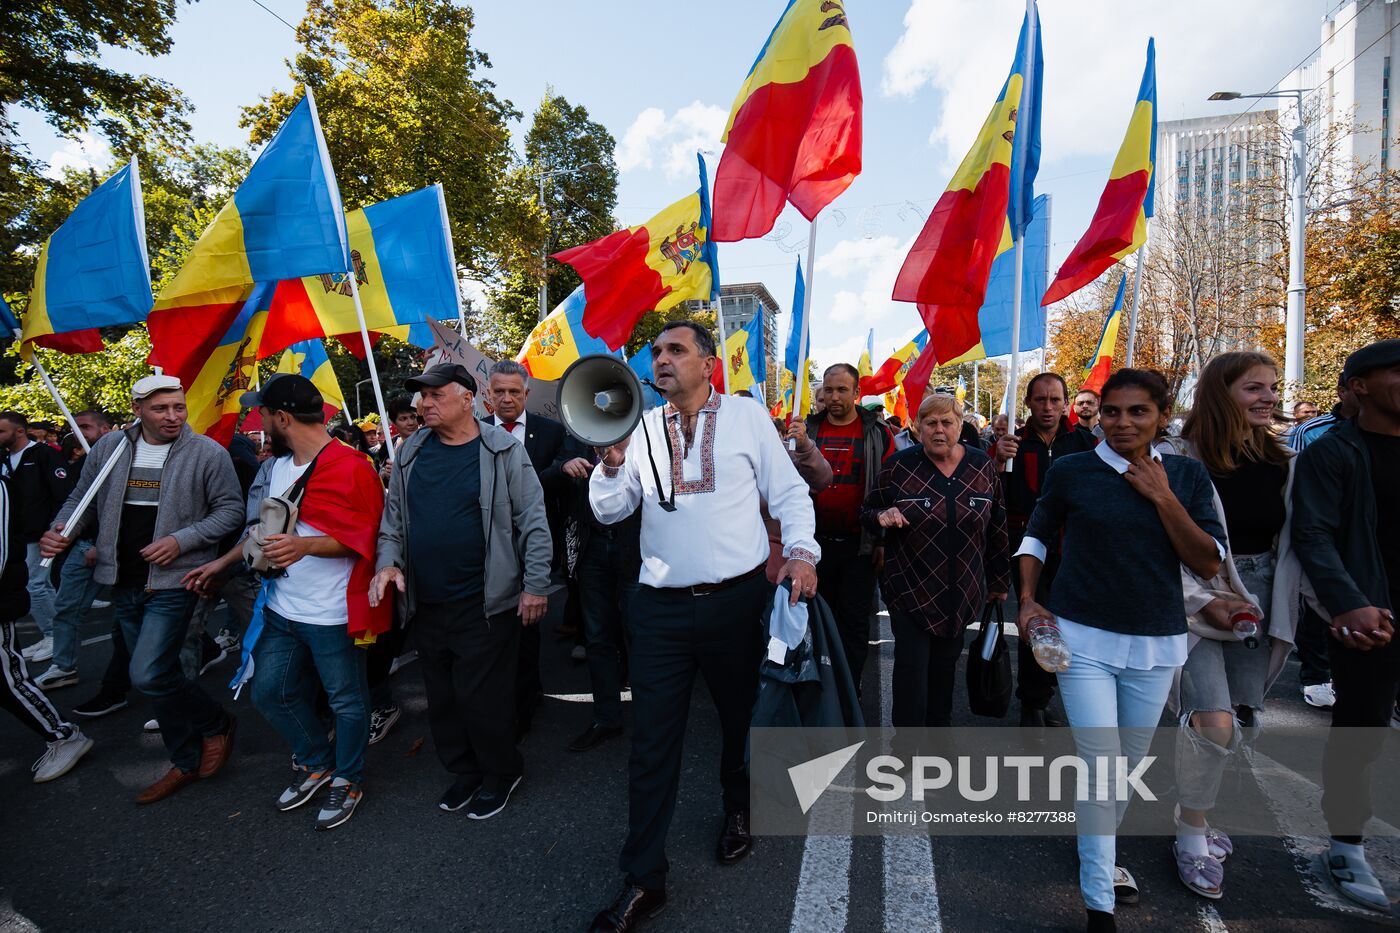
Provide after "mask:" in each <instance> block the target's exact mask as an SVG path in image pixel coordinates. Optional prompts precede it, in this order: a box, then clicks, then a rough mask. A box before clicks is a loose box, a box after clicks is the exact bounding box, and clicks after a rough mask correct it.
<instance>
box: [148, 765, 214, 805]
mask: <svg viewBox="0 0 1400 933" xmlns="http://www.w3.org/2000/svg"><path fill="white" fill-rule="evenodd" d="M197 780H199V772H197V771H181V770H180V769H179V768H176V767H173V766H172V767H171V768H170V770H169V771H167V772H165V773H164V774H162V775H161V776H160V780H159V781H156V782H155V783H154V784H152V785H151V786H150V787H148V788H146V789H145V790H143V791H141V793H139V794H137V795H136V802H137V803H155V802H156V801H157V800H164V799H165V798H166V797H169V796H170V795H171V794H173V793H175V792H176V791H177V790H179V789H180V788H182V787H184V786H185V785H186V784H193V783H194V782H195V781H197Z"/></svg>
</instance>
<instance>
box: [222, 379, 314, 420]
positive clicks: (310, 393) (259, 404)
mask: <svg viewBox="0 0 1400 933" xmlns="http://www.w3.org/2000/svg"><path fill="white" fill-rule="evenodd" d="M238 404H240V405H242V406H243V407H244V408H266V409H267V410H268V411H269V412H278V411H285V412H286V413H287V414H289V415H320V414H323V413H324V412H325V404H326V402H325V399H323V398H321V390H320V389H318V388H316V384H315V383H314V382H312V381H311V380H310V379H307V378H306V377H305V376H300V375H297V374H296V373H275V374H273V375H272V377H270V378H269V379H268V380H267V383H266V384H265V385H263V387H262V388H260V389H254V390H253V391H251V392H244V393H243V394H242V395H241V396H239V398H238Z"/></svg>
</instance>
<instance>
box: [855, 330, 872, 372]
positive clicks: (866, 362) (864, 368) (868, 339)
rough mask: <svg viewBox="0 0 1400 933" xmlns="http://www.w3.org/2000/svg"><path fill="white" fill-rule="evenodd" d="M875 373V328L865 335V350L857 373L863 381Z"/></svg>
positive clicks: (857, 364)
mask: <svg viewBox="0 0 1400 933" xmlns="http://www.w3.org/2000/svg"><path fill="white" fill-rule="evenodd" d="M874 371H875V328H873V327H872V328H870V330H869V331H868V332H867V333H866V335H865V350H864V351H863V352H862V353H861V355H860V360H859V362H857V363H856V372H857V373H858V374H859V377H860V378H861V379H865V378H867V377H869V376H870V374H871V373H873V372H874Z"/></svg>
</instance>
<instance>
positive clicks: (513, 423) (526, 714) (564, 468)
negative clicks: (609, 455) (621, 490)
mask: <svg viewBox="0 0 1400 933" xmlns="http://www.w3.org/2000/svg"><path fill="white" fill-rule="evenodd" d="M489 380H490V381H489V382H488V383H487V397H488V398H489V399H490V401H491V408H492V411H493V412H494V414H493V415H492V416H491V417H490V418H489V419H486V421H487V423H488V424H494V425H496V426H497V427H500V428H504V429H505V430H507V431H509V432H510V435H511V437H512V438H514V439H515V440H517V441H519V442H520V443H522V444H524V445H525V453H526V454H527V455H529V457H530V465H531V466H533V467H534V468H535V474H536V475H537V476H538V477H539V480H540V486H542V487H543V488H544V503H545V512H546V514H547V515H548V517H549V533H550V536H551V538H552V539H553V541H554V561H553V564H552V567H553V568H554V570H555V571H558V570H559V568H560V566H561V562H562V558H563V553H564V516H565V515H567V514H568V507H567V504H566V503H565V502H564V500H565V498H567V496H568V484H567V483H566V482H565V477H566V476H571V477H575V478H586V477H587V476H588V473H589V470H590V469H591V468H592V463H591V462H590V461H589V460H588V458H587V457H586V456H585V451H584V450H583V449H582V448H581V447H580V446H579V444H578V443H577V442H576V441H575V440H574V439H573V438H571V437H570V436H569V434H568V432H567V431H565V430H564V426H563V425H562V424H560V423H559V422H557V421H555V420H554V419H552V418H546V417H545V416H544V415H532V414H530V413H528V412H527V411H526V410H525V404H526V402H528V401H529V398H530V371H529V370H527V369H526V368H525V367H524V366H522V365H521V364H519V363H517V362H515V360H501V361H500V362H498V363H496V364H495V365H493V366H492V367H491V372H490V375H489ZM568 595H569V598H571V599H573V598H577V597H576V594H574V593H572V592H571V593H569V594H568ZM519 664H520V669H519V673H518V675H517V677H516V680H515V699H516V704H515V705H516V731H517V733H518V734H519V736H520V737H522V738H523V737H524V735H525V733H527V732H529V731H530V723H531V721H532V720H533V719H534V718H535V710H537V709H539V707H540V703H541V702H542V701H543V699H544V685H543V684H542V683H541V682H540V627H539V626H538V625H531V626H527V627H526V628H525V629H524V630H522V631H521V633H520V655H519Z"/></svg>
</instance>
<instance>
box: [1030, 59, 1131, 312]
mask: <svg viewBox="0 0 1400 933" xmlns="http://www.w3.org/2000/svg"><path fill="white" fill-rule="evenodd" d="M1156 161H1157V49H1156V46H1155V45H1154V44H1153V41H1152V40H1151V39H1148V40H1147V66H1146V68H1144V70H1143V72H1142V84H1141V86H1140V87H1139V88H1138V96H1137V103H1135V104H1134V105H1133V116H1132V119H1130V120H1129V121H1128V133H1127V135H1126V136H1124V137H1123V145H1122V146H1121V147H1120V148H1119V149H1118V157H1117V158H1116V159H1114V160H1113V168H1112V170H1111V171H1109V173H1108V184H1107V185H1105V186H1104V189H1103V194H1102V195H1100V197H1099V206H1098V209H1097V210H1096V211H1094V219H1093V220H1091V221H1089V229H1088V230H1086V231H1085V232H1084V236H1082V237H1080V238H1079V242H1078V243H1076V244H1075V246H1074V249H1073V250H1072V251H1071V252H1070V254H1069V258H1067V259H1066V260H1065V261H1064V264H1063V265H1061V266H1060V271H1059V272H1058V273H1056V274H1055V281H1054V282H1052V283H1051V284H1050V288H1049V289H1048V290H1047V291H1046V292H1045V297H1044V298H1042V299H1041V301H1040V303H1041V304H1042V305H1048V304H1050V303H1051V302H1052V301H1059V300H1060V299H1061V298H1065V297H1068V296H1069V295H1072V294H1074V293H1075V292H1076V291H1078V290H1079V289H1081V288H1083V287H1084V286H1085V285H1088V284H1089V283H1090V282H1092V281H1094V279H1096V278H1098V277H1099V274H1100V273H1101V272H1103V271H1104V270H1105V269H1107V268H1108V267H1109V266H1111V265H1113V264H1114V263H1115V262H1118V261H1119V260H1120V259H1124V258H1126V257H1127V256H1128V255H1129V254H1131V253H1132V252H1133V251H1134V250H1136V249H1137V248H1138V247H1140V246H1142V244H1144V243H1146V242H1147V221H1148V218H1150V217H1151V216H1152V199H1153V194H1154V189H1155V183H1154V179H1153V168H1154V165H1155V163H1156Z"/></svg>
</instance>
